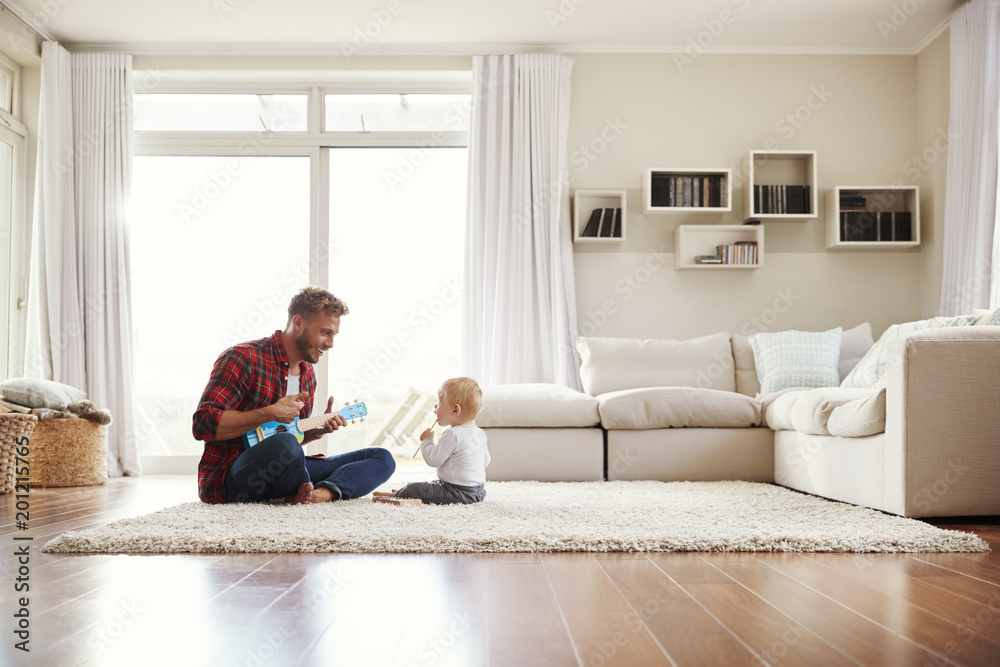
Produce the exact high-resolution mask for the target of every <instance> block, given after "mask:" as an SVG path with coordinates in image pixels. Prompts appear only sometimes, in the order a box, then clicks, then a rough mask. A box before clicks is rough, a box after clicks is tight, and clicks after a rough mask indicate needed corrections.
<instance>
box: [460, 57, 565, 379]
mask: <svg viewBox="0 0 1000 667" xmlns="http://www.w3.org/2000/svg"><path fill="white" fill-rule="evenodd" d="M572 70H573V60H572V59H570V58H566V57H564V56H559V55H554V54H525V55H503V56H476V57H475V58H473V103H472V121H471V122H472V126H471V130H470V131H471V135H470V139H469V194H468V232H467V238H468V241H467V249H466V260H465V262H466V272H465V273H466V287H467V289H466V291H465V295H466V317H467V327H466V331H467V341H466V365H467V367H468V368H469V369H470V373H471V374H472V376H473V377H475V378H476V379H477V380H479V382H481V383H483V384H508V383H515V382H551V383H555V384H561V385H565V386H569V387H573V388H579V386H580V385H579V374H578V370H577V362H576V354H575V349H574V345H573V343H574V339H575V336H576V305H575V303H576V296H575V289H574V281H573V247H572V237H571V235H570V224H569V192H568V189H567V181H568V177H569V172H568V169H567V156H566V136H567V134H568V130H569V104H570V75H571V73H572Z"/></svg>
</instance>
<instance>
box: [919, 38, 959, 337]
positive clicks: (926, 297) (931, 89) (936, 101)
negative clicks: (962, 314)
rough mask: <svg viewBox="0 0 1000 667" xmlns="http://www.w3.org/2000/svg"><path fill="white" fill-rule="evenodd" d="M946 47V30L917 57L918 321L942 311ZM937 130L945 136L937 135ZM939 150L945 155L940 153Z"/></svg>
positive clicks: (947, 82) (946, 167) (946, 155)
mask: <svg viewBox="0 0 1000 667" xmlns="http://www.w3.org/2000/svg"><path fill="white" fill-rule="evenodd" d="M949 48H950V42H949V39H948V32H947V31H946V32H945V33H944V34H942V35H941V36H940V37H938V38H937V39H935V40H934V41H933V42H931V43H930V44H929V45H928V46H927V48H925V49H924V50H923V51H921V52H920V55H918V56H917V147H916V150H915V151H914V152H916V153H919V154H920V155H921V164H920V168H921V171H922V175H921V179H920V198H921V202H920V215H921V226H922V227H923V229H922V230H921V231H922V233H923V236H922V238H921V246H922V247H921V251H920V259H921V280H920V284H921V304H920V312H921V316H922V317H934V316H935V315H937V314H938V311H939V310H940V306H941V276H942V271H943V266H944V199H945V183H946V181H947V173H948V151H947V131H948V119H949V116H950V114H949V109H948V107H949V99H950V95H949V86H950V82H951V78H950V67H951V58H950V55H951V54H950V52H949ZM942 130H943V131H944V133H945V135H944V136H942ZM942 148H943V149H944V150H942Z"/></svg>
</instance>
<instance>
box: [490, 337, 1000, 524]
mask: <svg viewBox="0 0 1000 667" xmlns="http://www.w3.org/2000/svg"><path fill="white" fill-rule="evenodd" d="M871 345H872V340H871V329H870V327H867V325H861V326H859V327H855V328H854V329H851V330H849V331H847V332H844V336H843V338H842V347H841V350H840V353H841V363H840V376H841V378H843V377H844V376H845V375H847V373H848V372H849V371H850V370H851V368H853V366H854V365H855V364H856V363H857V361H858V360H859V359H860V358H861V357H863V356H864V354H865V352H866V351H867V349H868V347H870V346H871ZM580 350H581V362H582V365H581V379H582V381H583V384H584V388H585V390H586V392H585V393H583V392H576V391H574V390H571V389H568V388H565V387H556V386H555V385H544V384H533V385H505V386H499V387H486V388H485V390H484V394H485V395H484V399H485V400H484V404H485V405H484V409H483V411H482V413H480V416H479V417H478V418H477V420H476V421H477V423H478V424H479V425H480V426H481V427H483V428H484V429H485V430H486V432H487V435H488V438H489V443H490V452H491V455H492V457H493V463H492V464H491V465H490V467H489V468H488V469H487V476H488V479H491V480H511V479H535V480H543V481H584V480H599V479H608V480H645V479H656V480H663V481H675V480H691V481H702V480H705V481H712V480H747V481H759V482H776V483H778V484H781V485H783V486H787V487H790V488H793V489H798V490H800V491H805V492H808V493H813V494H816V495H820V496H824V497H827V498H832V499H835V500H841V501H845V502H850V503H855V504H859V505H864V506H867V507H872V508H875V509H880V510H884V511H887V512H892V513H895V514H900V515H904V516H910V517H925V516H961V515H993V514H1000V484H997V483H996V480H997V479H1000V327H995V326H976V327H973V326H955V327H948V328H938V329H928V330H925V331H920V332H917V333H914V334H912V335H909V336H908V337H906V338H902V339H900V340H898V341H894V342H892V343H889V344H888V345H887V346H886V350H887V352H886V354H887V360H886V361H887V367H886V373H885V375H886V379H885V386H884V388H879V389H857V388H847V387H828V388H821V389H786V390H783V391H780V392H777V393H775V394H772V395H768V396H762V397H757V396H756V394H757V392H758V391H759V388H760V385H759V383H758V379H757V377H756V370H755V368H754V365H753V364H754V357H753V352H752V349H751V348H750V346H749V344H748V343H747V339H746V338H744V337H742V336H729V335H728V334H715V335H713V336H706V337H703V338H699V339H694V340H692V341H628V340H627V339H581V342H580Z"/></svg>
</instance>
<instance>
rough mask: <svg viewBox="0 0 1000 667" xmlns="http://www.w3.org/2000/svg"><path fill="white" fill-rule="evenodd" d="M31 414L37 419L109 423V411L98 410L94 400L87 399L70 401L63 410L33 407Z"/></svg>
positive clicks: (103, 424) (102, 424) (105, 424)
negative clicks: (83, 420) (84, 420)
mask: <svg viewBox="0 0 1000 667" xmlns="http://www.w3.org/2000/svg"><path fill="white" fill-rule="evenodd" d="M31 414H33V415H35V416H36V417H38V420H39V421H47V420H49V419H86V420H87V421H92V422H94V423H95V424H100V425H101V426H107V425H108V424H110V423H111V411H110V410H98V409H97V406H96V405H94V402H93V401H89V400H87V399H84V400H82V401H75V402H73V403H70V404H69V405H67V406H66V409H65V410H51V409H49V408H35V409H33V410H32V411H31Z"/></svg>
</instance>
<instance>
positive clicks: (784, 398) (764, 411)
mask: <svg viewBox="0 0 1000 667" xmlns="http://www.w3.org/2000/svg"><path fill="white" fill-rule="evenodd" d="M807 391H809V390H808V389H805V388H803V387H786V388H785V389H782V390H781V391H776V392H773V393H771V394H766V395H764V396H761V398H760V405H761V420H760V422H761V426H767V427H768V428H770V429H771V430H774V431H794V430H795V426H793V425H792V406H793V405H795V401H797V400H798V397H799V395H800V394H804V393H805V392H807Z"/></svg>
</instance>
